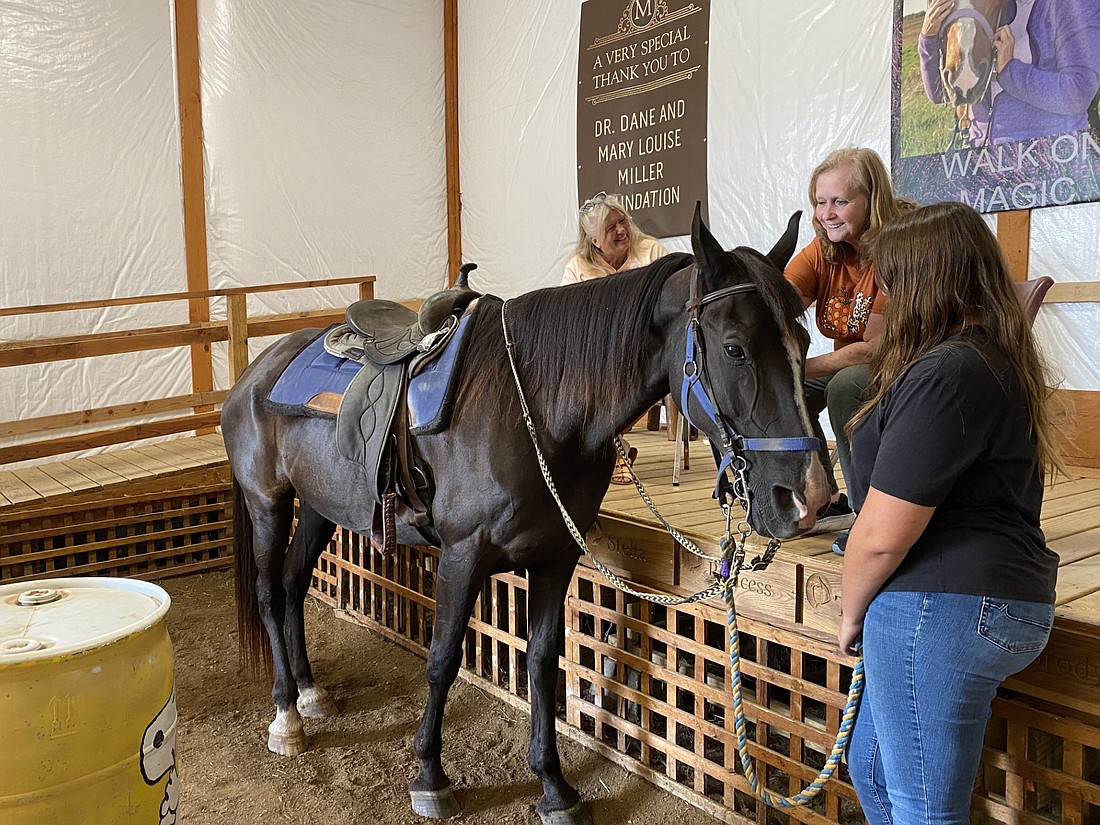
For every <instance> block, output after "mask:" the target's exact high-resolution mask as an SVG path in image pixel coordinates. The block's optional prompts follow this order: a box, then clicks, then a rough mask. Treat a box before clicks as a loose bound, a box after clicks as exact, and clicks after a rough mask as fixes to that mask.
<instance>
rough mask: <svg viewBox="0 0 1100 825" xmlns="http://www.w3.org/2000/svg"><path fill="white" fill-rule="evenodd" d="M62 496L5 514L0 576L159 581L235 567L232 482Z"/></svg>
mask: <svg viewBox="0 0 1100 825" xmlns="http://www.w3.org/2000/svg"><path fill="white" fill-rule="evenodd" d="M172 481H173V483H172V485H171V488H167V487H168V485H165V487H166V489H159V490H155V491H148V492H144V493H140V494H138V493H134V494H130V493H128V494H126V495H119V494H118V493H115V494H113V495H102V496H99V497H98V498H88V497H72V498H69V499H66V498H59V499H58V500H57V501H56V502H52V503H51V504H50V505H49V506H47V507H41V508H38V509H31V510H19V511H17V512H11V513H9V514H6V515H5V516H0V581H4V582H18V581H29V580H33V579H45V578H56V577H60V576H86V575H92V576H128V577H131V578H139V579H155V578H160V577H163V576H171V575H179V574H181V573H190V572H197V571H200V570H207V569H211V568H215V567H224V566H228V565H229V564H232V558H233V555H232V553H233V548H232V542H233V525H232V513H233V502H232V497H231V493H230V489H229V486H228V483H227V482H218V483H212V484H210V483H208V484H198V485H195V486H187V479H186V478H180V479H173V480H172Z"/></svg>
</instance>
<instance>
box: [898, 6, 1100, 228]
mask: <svg viewBox="0 0 1100 825" xmlns="http://www.w3.org/2000/svg"><path fill="white" fill-rule="evenodd" d="M960 5H961V4H960ZM970 5H971V6H972V8H965V9H960V10H954V7H953V6H951V4H944V3H942V2H939V1H938V0H894V37H893V41H894V42H893V55H894V59H893V89H892V91H893V94H892V109H893V111H892V118H891V123H892V127H891V145H892V154H893V158H892V160H893V176H894V187H895V189H896V190H897V191H898V192H899V193H900V194H903V195H907V196H908V197H911V198H913V199H914V200H916V201H918V202H920V203H932V202H935V201H960V202H962V203H966V204H969V205H970V206H973V207H974V208H975V209H977V210H978V211H979V212H1004V211H1008V210H1014V209H1034V208H1038V207H1043V206H1062V205H1065V204H1069V203H1082V202H1085V201H1095V200H1100V114H1098V111H1097V101H1098V99H1100V94H1098V93H1100V22H1098V18H1097V16H1096V15H1097V8H1098V5H1100V4H1098V3H1097V2H1096V0H1027V2H1022V0H1013V2H1009V1H1008V0H981V1H980V2H974V3H972V4H970ZM941 9H942V10H941ZM994 45H995V46H996V48H994Z"/></svg>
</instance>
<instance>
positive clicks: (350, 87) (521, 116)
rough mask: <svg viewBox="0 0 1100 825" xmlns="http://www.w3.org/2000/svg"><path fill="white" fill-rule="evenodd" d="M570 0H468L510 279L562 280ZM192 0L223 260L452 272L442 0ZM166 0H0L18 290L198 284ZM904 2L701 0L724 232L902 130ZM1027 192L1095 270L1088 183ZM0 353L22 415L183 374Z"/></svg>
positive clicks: (1068, 323)
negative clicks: (894, 108) (893, 46)
mask: <svg viewBox="0 0 1100 825" xmlns="http://www.w3.org/2000/svg"><path fill="white" fill-rule="evenodd" d="M624 2H625V0H624ZM580 7H581V3H580V2H579V0H561V2H555V3H546V4H536V5H532V4H524V3H514V2H508V1H507V0H479V2H477V3H463V4H461V6H460V8H459V113H460V124H459V133H460V176H461V190H462V192H461V194H462V235H463V238H462V240H463V251H464V254H463V257H464V259H465V260H468V261H475V262H477V263H478V264H479V265H480V267H481V268H480V269H479V270H478V272H477V273H476V274H475V276H474V282H475V286H477V287H478V288H481V289H484V290H487V291H491V292H495V293H497V294H500V295H503V296H511V295H515V294H518V293H520V292H524V291H527V290H530V289H534V288H538V287H543V286H550V285H553V284H556V283H558V282H559V280H560V276H561V272H562V269H563V267H564V264H565V262H566V260H567V259H568V257H569V255H570V254H571V249H572V246H573V243H574V241H575V233H576V206H577V203H578V201H579V193H578V192H577V191H576V166H575V164H576V157H575V130H576V114H575V113H576V88H577V40H578V36H579V22H580ZM198 8H199V52H200V65H201V76H202V95H203V119H204V129H205V134H204V152H205V186H206V193H205V194H206V207H207V209H206V216H207V231H208V261H209V271H210V285H211V287H215V288H216V287H225V286H234V285H239V284H258V283H263V282H267V281H276V280H277V281H300V280H303V279H307V278H326V277H346V276H353V275H368V274H373V275H377V276H378V278H379V281H378V284H377V288H376V293H377V294H378V295H379V296H380V297H387V298H409V297H419V296H424V295H427V294H428V293H430V292H431V291H433V290H434V289H436V288H437V287H439V286H440V285H442V284H443V283H444V281H445V278H446V268H447V261H446V255H447V237H446V233H447V220H446V197H445V196H446V192H445V152H444V93H443V75H444V69H443V9H442V3H441V2H439V0H326V2H324V3H306V4H301V3H293V2H290V0H203V2H201V3H199V4H198ZM172 9H173V2H172V1H171V0H163V2H157V3H148V2H143V1H142V0H71V2H66V3H52V4H48V5H47V4H26V3H17V2H14V1H13V0H0V107H2V108H0V111H3V112H4V118H3V119H2V120H0V158H3V161H2V162H0V281H2V283H3V304H4V305H7V306H12V305H19V304H41V303H49V302H56V301H71V300H80V299H93V298H96V299H102V298H108V297H114V296H122V295H135V294H142V293H153V292H167V291H178V290H182V289H184V288H185V287H186V277H185V258H184V233H183V214H182V208H181V186H180V170H179V164H180V152H179V124H178V109H177V104H176V74H175V70H174V66H173V62H174V57H173V55H174V48H173V45H174V44H173V24H172ZM891 15H892V4H888V3H886V4H865V3H852V2H839V0H808V1H807V0H776V2H772V3H768V4H756V3H730V2H722V0H719V1H718V2H714V3H713V4H712V9H711V38H710V48H709V52H710V70H709V75H710V82H709V86H710V91H709V106H710V113H709V124H710V125H709V141H708V144H709V151H708V164H709V184H710V210H711V223H712V229H713V231H714V232H715V234H716V235H717V236H718V238H719V240H721V241H722V242H723V243H724V244H726V245H733V244H736V243H749V244H752V245H756V246H767V245H768V244H770V242H771V241H772V240H773V239H774V238H775V237H776V235H777V233H778V232H779V230H780V229H781V228H782V226H783V225H784V222H785V219H786V217H787V215H789V214H790V212H791V211H793V210H794V209H799V208H804V207H805V206H806V204H805V185H806V179H807V177H808V175H809V173H810V170H811V169H812V167H813V165H814V164H815V163H816V162H817V161H818V160H819V159H820V158H821V157H822V155H824V154H825V152H827V151H828V150H829V149H831V148H834V147H836V146H841V145H848V144H857V145H869V146H872V147H874V148H875V149H877V150H878V151H879V152H880V153H882V154H883V155H884V156H886V155H887V154H888V150H889V132H888V123H889V80H890V78H889V75H890V54H889V49H890V44H889V41H890V26H891ZM585 194H587V193H585ZM1032 216H1033V217H1032V243H1031V271H1032V273H1033V274H1034V275H1041V274H1051V275H1053V276H1054V277H1055V278H1056V279H1057V280H1060V281H1073V280H1078V281H1088V280H1095V279H1097V278H1098V277H1100V264H1098V262H1100V204H1086V205H1079V206H1070V207H1060V208H1053V209H1039V210H1035V211H1034V212H1033V213H1032ZM991 220H992V219H991ZM809 238H810V230H809V223H808V220H807V219H804V220H803V226H802V238H801V240H802V242H803V243H806V242H808V240H809ZM667 244H668V246H670V247H671V248H673V249H688V248H689V244H688V241H687V239H686V238H673V239H669V240H668V241H667ZM351 296H352V292H351V290H346V291H345V292H344V293H342V294H340V295H336V294H333V293H331V292H327V293H325V294H323V295H319V294H314V293H312V291H303V292H300V293H298V294H297V295H294V296H293V297H292V298H285V299H282V298H278V299H276V298H271V299H268V300H267V301H266V305H267V306H268V307H269V308H270V309H271V310H272V311H288V310H292V309H298V308H302V307H305V306H310V307H314V306H317V305H319V304H325V303H332V304H335V303H339V302H342V301H346V300H348V299H349V298H350V297H351ZM184 320H185V317H184V309H183V307H182V305H180V304H162V305H153V306H151V307H144V308H130V307H126V308H119V309H114V310H110V311H96V312H82V313H69V314H65V315H64V316H55V315H37V316H31V317H30V318H29V319H21V320H18V321H17V320H13V319H10V318H0V339H20V338H26V337H41V336H47V335H55V334H59V333H60V332H61V331H62V330H65V331H69V330H71V331H72V332H75V333H81V332H91V331H102V330H106V329H112V328H118V327H119V326H122V325H130V326H133V325H135V324H163V323H179V322H182V321H184ZM1098 328H1100V309H1098V308H1097V307H1096V306H1095V305H1093V304H1079V305H1075V304H1058V305H1052V306H1048V307H1047V308H1046V309H1044V311H1043V313H1042V314H1041V315H1040V318H1039V321H1038V323H1037V329H1038V330H1039V336H1040V340H1041V342H1042V344H1043V346H1044V348H1045V350H1046V351H1047V353H1048V355H1050V357H1051V360H1052V361H1053V362H1054V363H1055V364H1056V365H1057V366H1058V367H1059V369H1060V371H1061V372H1062V373H1063V374H1064V375H1065V376H1066V379H1067V380H1066V385H1067V386H1068V387H1070V388H1076V389H1089V390H1095V389H1098V388H1100V355H1098V350H1097V347H1098V342H1097V338H1098V336H1096V334H1095V330H1096V329H1098ZM100 362H102V363H100ZM108 362H109V363H108ZM0 380H2V382H3V397H4V398H5V399H6V402H7V407H8V409H6V410H4V413H6V415H4V414H0V419H3V418H6V419H8V420H10V419H14V418H26V417H32V416H37V415H45V414H50V413H52V412H56V411H61V410H71V409H79V408H87V407H93V406H105V405H108V404H118V403H123V402H127V401H130V400H139V399H143V398H149V397H154V396H165V395H173V394H181V393H185V392H187V391H189V389H190V370H189V367H188V361H187V352H186V351H185V350H183V349H178V350H166V351H161V352H157V353H152V354H144V355H140V356H112V357H110V358H104V359H90V360H86V361H82V362H74V363H72V364H66V365H58V366H56V367H49V368H41V367H32V368H6V369H5V370H4V371H3V372H2V373H0ZM217 383H218V385H219V386H224V385H225V383H226V379H225V376H224V374H223V375H220V376H219V377H218V381H217ZM45 388H48V391H46V390H45Z"/></svg>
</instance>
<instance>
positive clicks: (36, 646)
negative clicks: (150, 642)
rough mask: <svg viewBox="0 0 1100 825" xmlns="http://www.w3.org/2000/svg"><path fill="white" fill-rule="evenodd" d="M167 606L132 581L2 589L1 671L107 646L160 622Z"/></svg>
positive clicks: (51, 582)
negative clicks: (33, 661)
mask: <svg viewBox="0 0 1100 825" xmlns="http://www.w3.org/2000/svg"><path fill="white" fill-rule="evenodd" d="M171 603H172V600H171V599H170V598H169V596H168V594H167V593H166V592H165V591H164V590H163V588H161V587H158V586H157V585H155V584H151V583H150V582H145V581H138V580H136V579H121V578H70V579H43V580H39V581H31V582H17V583H14V584H5V585H0V667H3V666H5V665H8V664H13V663H15V662H26V661H32V660H35V659H45V658H52V657H56V656H64V655H66V654H72V653H79V652H83V651H86V650H90V649H91V648H95V647H99V646H101V645H106V644H110V643H112V642H115V641H118V640H119V639H123V638H125V637H127V636H129V635H131V634H133V633H136V632H138V631H140V630H144V629H145V628H148V627H150V626H152V625H153V624H154V623H156V622H157V621H160V620H161V619H162V618H163V617H164V614H165V613H167V612H168V607H169V605H170V604H171Z"/></svg>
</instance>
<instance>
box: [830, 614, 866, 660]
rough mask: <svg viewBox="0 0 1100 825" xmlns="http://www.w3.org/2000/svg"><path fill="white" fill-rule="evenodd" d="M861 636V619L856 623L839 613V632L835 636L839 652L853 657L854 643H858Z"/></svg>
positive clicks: (854, 653) (854, 651)
mask: <svg viewBox="0 0 1100 825" xmlns="http://www.w3.org/2000/svg"><path fill="white" fill-rule="evenodd" d="M862 636H863V619H859V620H858V621H857V620H855V619H851V618H849V617H848V616H845V615H844V614H843V613H841V615H840V630H839V631H838V632H837V634H836V641H837V644H838V645H839V646H840V652H841V653H847V654H848V655H849V656H855V655H856V642H858V641H859V640H860V638H861V637H862Z"/></svg>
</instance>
